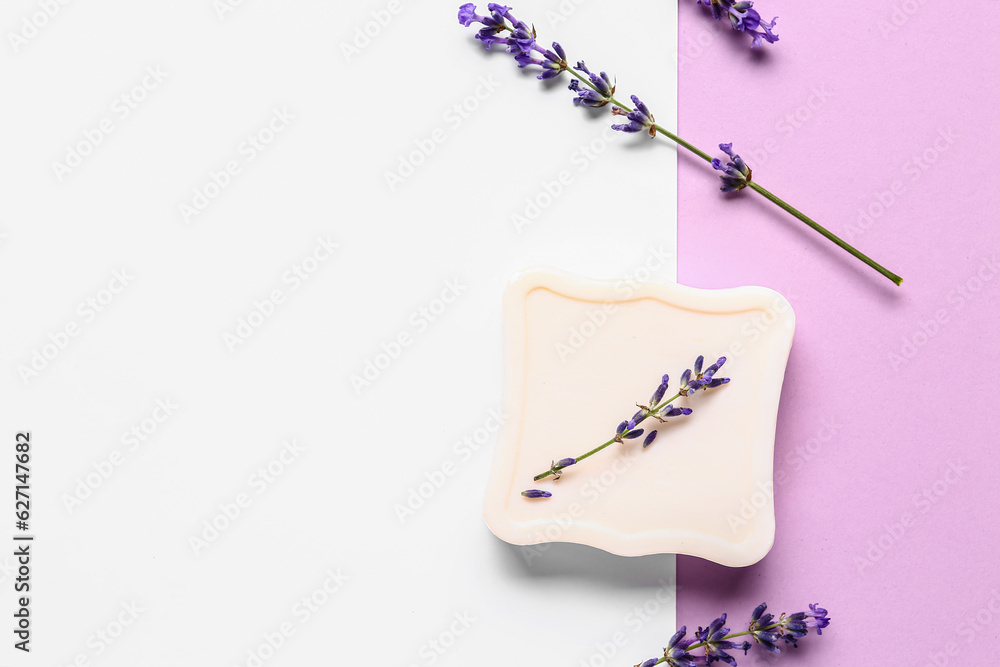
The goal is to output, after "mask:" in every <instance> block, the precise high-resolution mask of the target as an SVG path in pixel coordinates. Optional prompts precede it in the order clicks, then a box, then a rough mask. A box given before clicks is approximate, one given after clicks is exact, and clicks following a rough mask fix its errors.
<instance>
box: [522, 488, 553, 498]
mask: <svg viewBox="0 0 1000 667" xmlns="http://www.w3.org/2000/svg"><path fill="white" fill-rule="evenodd" d="M521 495H522V496H524V497H525V498H551V497H552V494H551V493H549V492H548V491H539V490H538V489H528V490H527V491H522V492H521Z"/></svg>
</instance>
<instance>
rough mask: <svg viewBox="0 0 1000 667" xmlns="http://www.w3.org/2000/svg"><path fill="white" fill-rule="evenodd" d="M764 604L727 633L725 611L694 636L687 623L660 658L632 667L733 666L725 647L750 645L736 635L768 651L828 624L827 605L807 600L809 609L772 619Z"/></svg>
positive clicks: (736, 648) (737, 648) (742, 648)
mask: <svg viewBox="0 0 1000 667" xmlns="http://www.w3.org/2000/svg"><path fill="white" fill-rule="evenodd" d="M766 610H767V605H766V604H760V605H758V606H757V608H756V609H754V610H753V613H752V614H751V615H750V623H749V625H748V627H747V629H746V630H745V631H742V632H734V633H730V632H729V628H728V627H725V625H726V615H725V614H723V615H722V616H720V617H719V618H717V619H715V620H714V621H712V622H711V623H710V624H709V626H708V627H707V628H700V627H699V628H698V631H697V632H695V633H694V637H689V638H686V635H687V627H686V626H685V627H682V628H681V629H680V630H678V631H677V632H676V633H675V634H674V636H673V637H671V638H670V641H669V642H668V643H667V647H666V648H665V649H663V657H662V658H649V659H648V660H645V661H643V662H641V663H639V664H638V665H636V666H635V667H653V666H654V665H660V664H665V665H667V666H668V667H699V666H701V665H710V664H712V663H713V662H724V663H726V664H729V665H732V666H733V667H736V658H734V657H733V656H732V654H730V653H728V651H743V655H746V654H747V652H748V651H749V650H750V649H751V648H753V644H751V643H750V642H749V641H746V640H744V641H742V642H739V643H737V642H734V641H732V640H733V639H734V638H736V637H745V636H748V635H749V636H751V637H753V639H754V641H755V642H756V643H757V644H760V645H761V646H762V647H764V648H765V649H766V650H768V651H770V652H771V653H775V654H778V653H781V647H782V646H787V645H788V644H791V645H792V646H798V641H799V640H800V639H802V638H803V637H805V636H806V635H807V634H808V633H809V631H810V630H815V631H816V634H817V635H822V634H823V628H825V627H827V626H829V625H830V618H829V617H828V616H827V615H826V614H827V611H826V609H823V608H822V607H820V606H819V605H818V604H810V605H809V611H800V612H797V613H794V614H788V615H785V614H782V615H781V616H780V617H779V618H778V619H775V618H774V616H773V615H772V614H765V613H764V612H765V611H766ZM698 649H704V651H705V652H704V655H695V654H694V653H692V651H696V650H698Z"/></svg>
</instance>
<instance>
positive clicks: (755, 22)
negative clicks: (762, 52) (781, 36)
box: [698, 0, 778, 49]
mask: <svg viewBox="0 0 1000 667" xmlns="http://www.w3.org/2000/svg"><path fill="white" fill-rule="evenodd" d="M698 4H699V5H706V6H708V7H711V8H712V16H714V17H715V20H716V21H718V20H721V19H722V17H723V15H725V16H728V17H729V22H730V23H731V24H732V26H733V30H736V31H739V32H745V33H747V34H748V35H751V36H752V37H753V43H752V44H750V48H751V49H752V48H755V47H758V46H761V45H762V44H763V43H764V42H765V41H766V42H767V43H768V44H774V43H775V42H777V41H778V36H777V35H775V34H774V33H773V32H771V31H772V30H773V29H774V24H775V22H776V21H777V20H778V17H777V16H775V17H774V18H773V19H771V21H770V23H769V22H767V21H764V20H762V19H761V18H760V14H758V13H757V10H756V9H754V8H753V3H752V2H733V0H698ZM759 28H760V29H762V30H759Z"/></svg>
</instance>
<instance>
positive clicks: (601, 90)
mask: <svg viewBox="0 0 1000 667" xmlns="http://www.w3.org/2000/svg"><path fill="white" fill-rule="evenodd" d="M553 46H554V45H553ZM576 68H577V69H578V70H580V71H582V72H583V73H584V74H586V75H587V78H588V79H590V84H591V85H592V86H593V87H594V88H595V89H596V90H592V89H589V88H588V89H586V90H585V89H583V88H580V84H579V82H576V84H575V85H574V84H573V83H570V90H572V91H573V92H575V93H576V94H577V96H576V97H575V98H574V99H573V104H575V105H577V106H580V105H583V106H585V107H592V108H598V107H603V106H604V105H606V104H607V103H608V102H610V101H611V97H612V95H614V94H615V85H614V84H613V83H612V82H611V77H609V76H608V74H607V72H601V73H600V75H598V74H594V73H593V72H591V71H590V70H589V69H587V65H586V63H584V62H583V61H582V60H580V61H578V62H577V63H576Z"/></svg>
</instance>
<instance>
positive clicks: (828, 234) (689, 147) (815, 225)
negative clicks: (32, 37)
mask: <svg viewBox="0 0 1000 667" xmlns="http://www.w3.org/2000/svg"><path fill="white" fill-rule="evenodd" d="M566 69H567V70H568V71H569V72H571V73H572V74H573V75H574V76H576V78H577V79H579V80H580V82H581V83H583V84H585V85H587V86H589V87H590V89H591V90H593V91H595V92H597V93H600V92H601V91H600V90H598V89H597V87H596V86H594V84H592V83H591V82H590V80H589V77H585V76H583V75H582V74H581V73H580V72H578V71H576V70H575V69H573V68H572V67H568V66H567V67H566ZM608 99H609V100H610V101H611V103H612V104H614V105H616V106H618V107H620V108H622V109H624V110H625V111H627V112H631V111H632V110H633V109H632V108H631V107H630V106H628V105H627V104H623V103H621V102H620V101H618V100H617V99H615V98H614V97H613V96H612V97H609V98H608ZM653 127H655V128H656V131H657V132H658V133H660V134H662V135H663V136H665V137H667V138H668V139H670V140H671V141H673V142H674V143H676V144H677V145H678V146H683V147H684V148H686V149H687V150H689V151H691V152H692V153H694V154H695V155H697V156H698V157H700V158H701V159H703V160H705V161H706V162H709V163H711V162H712V156H711V155H709V154H708V153H706V152H705V151H703V150H701V149H700V148H698V147H696V146H694V145H693V144H690V143H688V142H687V141H684V140H683V139H681V138H680V137H679V136H677V135H676V134H674V133H673V132H671V131H669V130H667V129H666V128H665V127H663V126H662V125H657V124H655V123H654V124H653ZM747 185H748V186H749V187H750V189H751V190H753V191H754V192H756V193H757V194H759V195H761V196H762V197H764V198H765V199H767V200H768V201H770V202H772V203H774V204H777V205H778V206H779V207H780V208H782V209H784V210H785V211H787V212H788V213H791V214H792V215H793V216H795V217H796V218H798V219H799V220H801V221H802V222H804V223H805V224H807V225H808V226H809V227H811V228H812V229H814V230H816V231H817V232H819V233H820V234H822V235H823V236H824V237H825V238H827V239H828V240H830V241H832V242H833V243H834V244H836V245H837V246H839V247H841V248H843V249H844V250H846V251H847V252H849V253H850V254H851V255H853V256H854V257H857V258H858V259H860V260H861V261H862V262H864V263H865V264H867V265H868V266H870V267H871V268H873V269H875V270H876V271H878V272H879V273H881V274H882V275H883V276H885V277H886V278H888V279H889V280H891V281H892V282H893V283H894V284H895V285H897V286H899V285H901V284H902V282H903V279H902V278H901V277H900V276H898V275H896V274H895V273H893V272H892V271H890V270H889V269H887V268H885V267H884V266H882V265H881V264H879V263H878V262H876V261H875V260H874V259H872V258H871V257H869V256H868V255H866V254H864V253H863V252H861V251H860V250H858V249H857V248H855V247H854V246H852V245H851V244H850V243H848V242H847V241H845V240H843V239H842V238H840V237H839V236H837V235H836V234H834V233H833V232H831V231H830V230H829V229H827V228H826V227H824V226H822V225H821V224H819V223H818V222H816V221H815V220H813V219H812V218H810V217H809V216H807V215H806V214H805V213H803V212H802V211H800V210H798V209H797V208H795V207H794V206H792V205H791V204H789V203H787V202H786V201H784V200H783V199H781V198H780V197H777V196H776V195H774V194H773V193H771V192H770V191H769V190H767V189H766V188H764V186H762V185H759V184H757V183H755V182H753V181H751V182H750V183H748V184H747ZM605 446H606V445H605Z"/></svg>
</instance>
